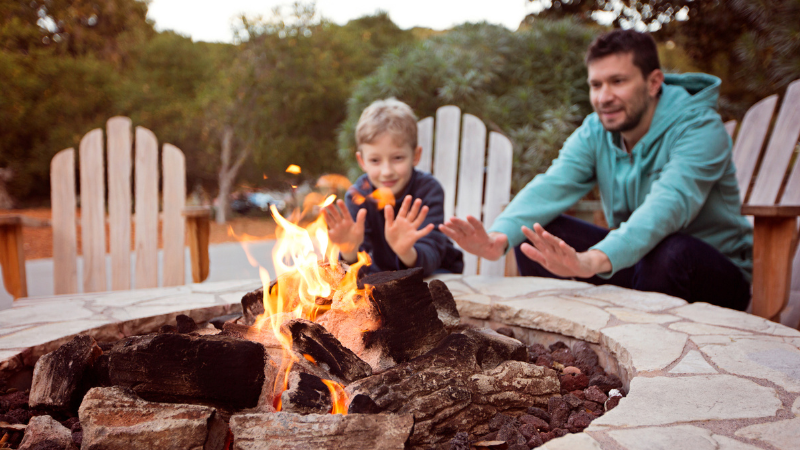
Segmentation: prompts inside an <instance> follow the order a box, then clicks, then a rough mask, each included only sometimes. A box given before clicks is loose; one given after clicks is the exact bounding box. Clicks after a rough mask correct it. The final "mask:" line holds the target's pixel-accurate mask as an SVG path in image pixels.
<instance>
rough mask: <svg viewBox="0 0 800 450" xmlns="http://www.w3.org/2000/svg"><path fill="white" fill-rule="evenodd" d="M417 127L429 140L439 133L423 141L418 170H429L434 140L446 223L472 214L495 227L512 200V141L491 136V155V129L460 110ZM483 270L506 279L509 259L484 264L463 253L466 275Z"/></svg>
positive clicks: (442, 112) (441, 112) (445, 111)
mask: <svg viewBox="0 0 800 450" xmlns="http://www.w3.org/2000/svg"><path fill="white" fill-rule="evenodd" d="M462 120H463V122H462ZM417 129H418V130H424V131H418V134H419V135H420V136H427V134H426V133H428V131H427V130H434V129H435V130H436V134H435V136H434V137H433V139H430V138H422V137H420V138H419V142H420V145H421V146H422V147H423V157H422V160H421V161H420V164H418V165H417V168H418V169H419V170H423V171H425V169H426V166H424V165H423V162H424V161H425V148H426V147H425V146H426V142H432V141H435V143H436V145H435V146H434V147H433V149H432V152H431V153H432V155H433V172H432V173H433V176H435V177H436V179H437V180H438V181H439V183H440V184H441V185H442V188H443V189H444V192H445V220H447V219H448V218H450V217H452V216H453V214H454V213H455V215H456V216H458V217H461V218H465V217H466V216H467V215H472V216H474V217H477V218H479V219H480V218H482V220H483V223H484V225H485V226H486V227H487V228H488V227H489V226H491V224H492V223H493V222H494V220H495V218H497V216H498V215H499V214H500V212H501V211H502V210H503V208H505V206H506V204H508V201H509V198H510V196H511V164H512V146H511V141H510V140H509V139H508V138H507V137H505V136H503V135H502V134H500V133H496V132H491V133H489V146H488V152H487V147H486V132H487V130H486V125H485V124H484V123H483V122H482V121H481V120H480V119H479V118H477V117H475V116H473V115H471V114H464V116H463V119H462V116H461V110H460V109H459V108H458V107H456V106H443V107H441V108H439V109H438V110H437V112H436V120H435V121H434V119H433V118H432V117H427V118H425V119H422V120H420V121H419V122H418V125H417ZM459 133H460V135H461V138H460V142H461V145H460V146H459V145H458V144H459ZM425 139H428V141H426V140H425ZM459 147H460V152H459ZM456 174H457V175H458V177H457V178H456ZM484 177H485V178H484ZM484 179H485V183H484ZM456 187H458V190H457V191H456ZM456 192H457V193H456ZM478 272H480V274H482V275H492V276H503V274H504V272H505V261H503V260H500V261H486V260H479V259H478V258H477V257H476V256H474V255H471V254H468V253H464V275H475V274H477V273H478Z"/></svg>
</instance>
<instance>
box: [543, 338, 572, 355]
mask: <svg viewBox="0 0 800 450" xmlns="http://www.w3.org/2000/svg"><path fill="white" fill-rule="evenodd" d="M548 348H549V349H550V353H554V352H556V351H558V350H561V349H562V348H567V349H568V348H569V346H567V344H565V343H564V341H558V342H553V343H552V344H550V347H548Z"/></svg>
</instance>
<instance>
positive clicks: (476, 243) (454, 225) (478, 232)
mask: <svg viewBox="0 0 800 450" xmlns="http://www.w3.org/2000/svg"><path fill="white" fill-rule="evenodd" d="M439 230H441V232H442V233H444V235H445V236H447V237H449V238H450V239H452V240H454V241H455V243H456V244H458V245H459V246H460V247H461V248H462V249H464V250H465V251H467V252H469V253H472V254H473V255H478V256H480V257H481V258H486V259H488V260H491V261H496V260H498V259H499V258H500V257H501V256H503V253H505V251H506V245H508V237H507V236H506V235H505V234H503V233H495V232H493V233H486V229H485V228H483V224H482V223H481V221H480V220H478V219H476V218H474V217H472V216H467V220H464V219H459V218H458V217H451V218H450V219H449V220H448V221H447V222H446V223H445V224H444V225H441V226H440V227H439Z"/></svg>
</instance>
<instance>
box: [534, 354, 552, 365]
mask: <svg viewBox="0 0 800 450" xmlns="http://www.w3.org/2000/svg"><path fill="white" fill-rule="evenodd" d="M534 364H536V365H537V366H544V367H553V357H552V356H550V355H542V356H539V357H538V358H536V362H535V363H534Z"/></svg>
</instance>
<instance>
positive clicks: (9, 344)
mask: <svg viewBox="0 0 800 450" xmlns="http://www.w3.org/2000/svg"><path fill="white" fill-rule="evenodd" d="M111 322H112V321H111V320H110V319H107V318H97V319H86V320H72V321H68V322H52V323H47V324H44V325H34V326H31V327H30V328H26V329H24V330H21V331H18V332H16V333H11V334H8V335H5V336H2V337H0V348H3V349H23V348H28V347H33V346H36V345H41V344H45V343H47V342H50V341H54V340H58V339H60V338H63V337H65V336H71V335H73V334H77V333H80V332H82V331H86V330H90V329H92V328H96V327H99V326H102V325H106V324H109V323H111Z"/></svg>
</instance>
